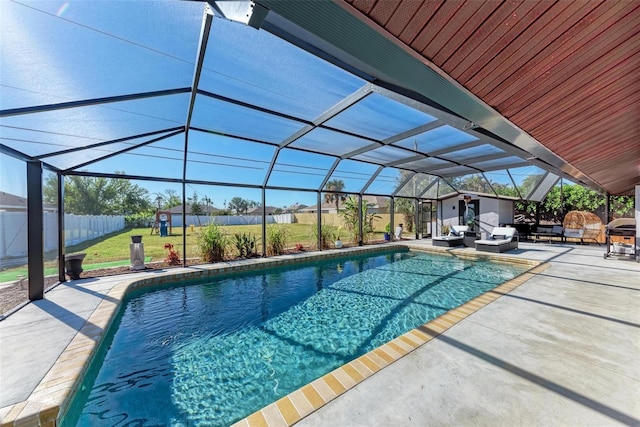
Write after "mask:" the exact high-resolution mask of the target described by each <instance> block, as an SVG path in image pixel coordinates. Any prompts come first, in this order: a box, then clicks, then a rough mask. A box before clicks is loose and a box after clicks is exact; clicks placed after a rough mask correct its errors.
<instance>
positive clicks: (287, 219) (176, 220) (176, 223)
mask: <svg viewBox="0 0 640 427" xmlns="http://www.w3.org/2000/svg"><path fill="white" fill-rule="evenodd" d="M198 219H200V221H199V222H198ZM212 222H213V223H216V224H220V225H255V224H262V216H261V215H218V216H206V215H200V216H198V217H197V216H195V215H187V226H189V225H192V224H193V225H208V224H211V223H212ZM293 222H295V218H294V214H280V215H267V224H274V223H278V224H291V223H293ZM171 226H172V227H182V215H180V214H173V215H171Z"/></svg>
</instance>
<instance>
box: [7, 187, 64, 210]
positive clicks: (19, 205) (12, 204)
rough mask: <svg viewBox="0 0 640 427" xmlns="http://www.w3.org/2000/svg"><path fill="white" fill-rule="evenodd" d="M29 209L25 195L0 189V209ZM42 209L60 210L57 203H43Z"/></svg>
mask: <svg viewBox="0 0 640 427" xmlns="http://www.w3.org/2000/svg"><path fill="white" fill-rule="evenodd" d="M26 210H27V199H26V198H24V197H20V196H16V195H15V194H11V193H5V192H4V191H0V211H5V212H23V211H26ZM42 210H43V211H44V212H58V207H57V206H56V205H50V204H47V203H45V204H43V205H42Z"/></svg>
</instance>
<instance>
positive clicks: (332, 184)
mask: <svg viewBox="0 0 640 427" xmlns="http://www.w3.org/2000/svg"><path fill="white" fill-rule="evenodd" d="M343 189H344V181H343V180H341V179H332V180H330V181H327V183H326V184H325V186H324V190H325V191H331V193H325V194H324V201H325V203H335V204H336V212H338V210H339V206H340V202H344V201H345V200H346V199H347V193H343V192H342V190H343Z"/></svg>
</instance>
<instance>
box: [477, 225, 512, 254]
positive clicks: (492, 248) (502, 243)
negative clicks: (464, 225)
mask: <svg viewBox="0 0 640 427" xmlns="http://www.w3.org/2000/svg"><path fill="white" fill-rule="evenodd" d="M511 249H518V232H517V231H516V229H515V228H512V227H496V228H494V229H493V231H492V232H491V237H490V238H489V239H483V240H476V251H483V252H495V253H500V252H506V251H510V250H511Z"/></svg>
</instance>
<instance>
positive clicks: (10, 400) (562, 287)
mask: <svg viewBox="0 0 640 427" xmlns="http://www.w3.org/2000/svg"><path fill="white" fill-rule="evenodd" d="M403 243H406V244H409V245H410V246H414V245H415V246H416V247H421V246H428V247H431V241H430V240H423V241H415V242H414V241H404V242H403ZM455 251H457V252H458V253H465V252H470V253H474V254H475V251H474V250H472V249H456V250H455ZM329 252H335V251H329ZM603 253H604V248H602V247H597V246H580V245H573V244H541V243H537V244H527V243H521V244H520V249H518V250H514V251H510V252H508V253H505V254H502V255H503V256H508V257H513V258H521V259H527V260H537V261H548V262H549V264H550V266H549V268H548V269H546V270H545V271H543V272H542V273H540V274H538V275H536V276H534V277H533V278H531V279H529V280H528V281H527V282H525V283H524V284H522V285H520V286H519V287H517V288H516V289H515V290H513V291H511V292H510V293H508V294H506V295H503V296H501V297H500V298H497V299H495V300H494V301H493V302H491V303H490V304H488V305H486V306H485V307H484V308H482V309H480V310H479V311H477V312H475V313H473V314H470V315H469V316H468V317H466V318H464V319H462V320H460V321H459V322H458V323H457V324H455V325H454V326H452V327H450V328H449V329H448V330H446V331H445V332H444V333H442V334H440V335H438V336H436V337H435V338H433V339H431V340H430V341H428V342H426V343H425V344H423V345H421V346H419V347H418V348H416V349H415V350H413V351H410V352H408V353H407V354H406V355H404V356H403V357H401V358H399V360H397V361H395V362H394V363H392V364H390V365H389V366H387V367H386V368H385V369H382V370H379V371H378V372H376V373H375V374H373V373H372V374H371V375H370V376H368V378H366V379H364V380H363V381H361V382H359V383H358V384H356V385H354V386H352V387H351V388H350V389H349V390H347V391H345V392H344V393H343V394H341V395H340V396H339V397H338V398H336V399H333V400H331V401H330V402H329V403H327V404H326V405H324V406H322V407H321V408H320V409H319V410H317V411H315V412H313V413H311V414H310V415H308V416H306V417H305V418H303V419H302V420H301V421H299V425H307V426H310V425H322V426H344V425H350V426H352V425H368V426H371V425H450V424H458V425H507V424H508V425H640V362H639V361H638V359H639V356H640V314H639V313H640V310H638V306H639V305H640V304H639V303H640V294H639V292H640V264H638V263H635V262H632V261H629V260H622V259H620V260H617V259H607V260H605V259H603V256H602V255H603ZM498 256H499V255H498ZM193 269H195V268H191V269H189V268H188V269H179V270H171V273H178V272H179V271H182V270H186V271H190V270H193ZM158 274H163V273H162V272H152V273H138V274H135V275H126V276H112V277H106V278H100V279H83V280H78V281H74V282H67V283H64V284H61V285H59V286H58V287H56V288H55V289H54V290H52V291H50V292H48V293H47V295H46V299H45V300H42V301H38V302H36V303H31V304H28V305H27V306H26V307H24V308H22V309H21V310H20V311H18V312H17V313H15V314H13V315H11V316H10V317H8V318H7V319H5V320H3V321H2V322H0V339H1V340H2V345H1V347H0V390H1V391H0V408H1V409H0V419H2V422H3V425H5V423H6V425H13V421H14V420H20V421H21V422H25V423H26V424H21V425H38V424H39V423H40V422H41V421H40V420H42V422H43V425H44V422H46V419H47V417H46V416H45V415H44V414H43V413H42V410H43V409H45V406H46V405H44V404H41V405H40V406H39V407H38V408H35V406H37V405H38V403H37V402H34V401H33V400H27V399H28V398H29V396H31V395H32V393H33V392H34V390H36V391H37V388H38V387H39V384H40V383H41V381H42V380H43V379H44V378H45V376H47V375H48V373H49V372H50V370H51V368H52V366H53V365H54V363H55V362H56V360H57V359H58V358H59V356H60V355H61V354H62V353H63V351H64V350H65V349H66V348H67V346H68V345H69V344H70V343H71V342H72V340H73V339H74V338H76V339H77V338H78V336H80V335H81V337H80V338H85V339H87V340H89V341H91V340H95V339H96V338H95V337H97V336H101V331H100V325H95V324H87V319H89V317H91V316H92V315H93V316H95V313H94V312H95V311H96V308H97V307H98V306H99V305H100V304H101V303H105V301H106V302H107V303H108V302H109V301H108V296H107V293H108V292H110V291H111V290H112V289H113V288H114V287H116V286H118V285H120V284H121V283H122V282H124V281H133V280H140V279H142V278H146V277H153V276H154V275H158ZM132 276H133V277H132ZM93 318H94V317H92V319H93ZM79 331H80V333H78V332H79ZM67 351H68V350H67ZM78 351H86V350H81V349H79V350H78ZM65 355H66V353H65ZM69 368H70V370H71V371H73V370H74V369H77V368H78V367H76V366H69ZM52 387H55V385H53V386H52ZM25 402H29V403H25ZM294 403H295V402H294ZM29 405H31V407H30V406H29ZM294 406H295V405H294ZM297 409H298V412H300V411H299V409H300V408H297ZM297 409H296V408H295V407H294V408H293V410H294V411H295V410H297ZM38 411H40V412H38ZM34 413H35V414H36V416H35V417H31V418H28V417H27V418H25V416H24V415H26V414H34ZM49 419H50V418H49ZM268 421H269V425H286V424H287V421H285V419H284V418H278V414H275V415H274V416H269V417H268ZM243 422H244V421H243ZM17 424H18V422H16V425H17Z"/></svg>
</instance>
